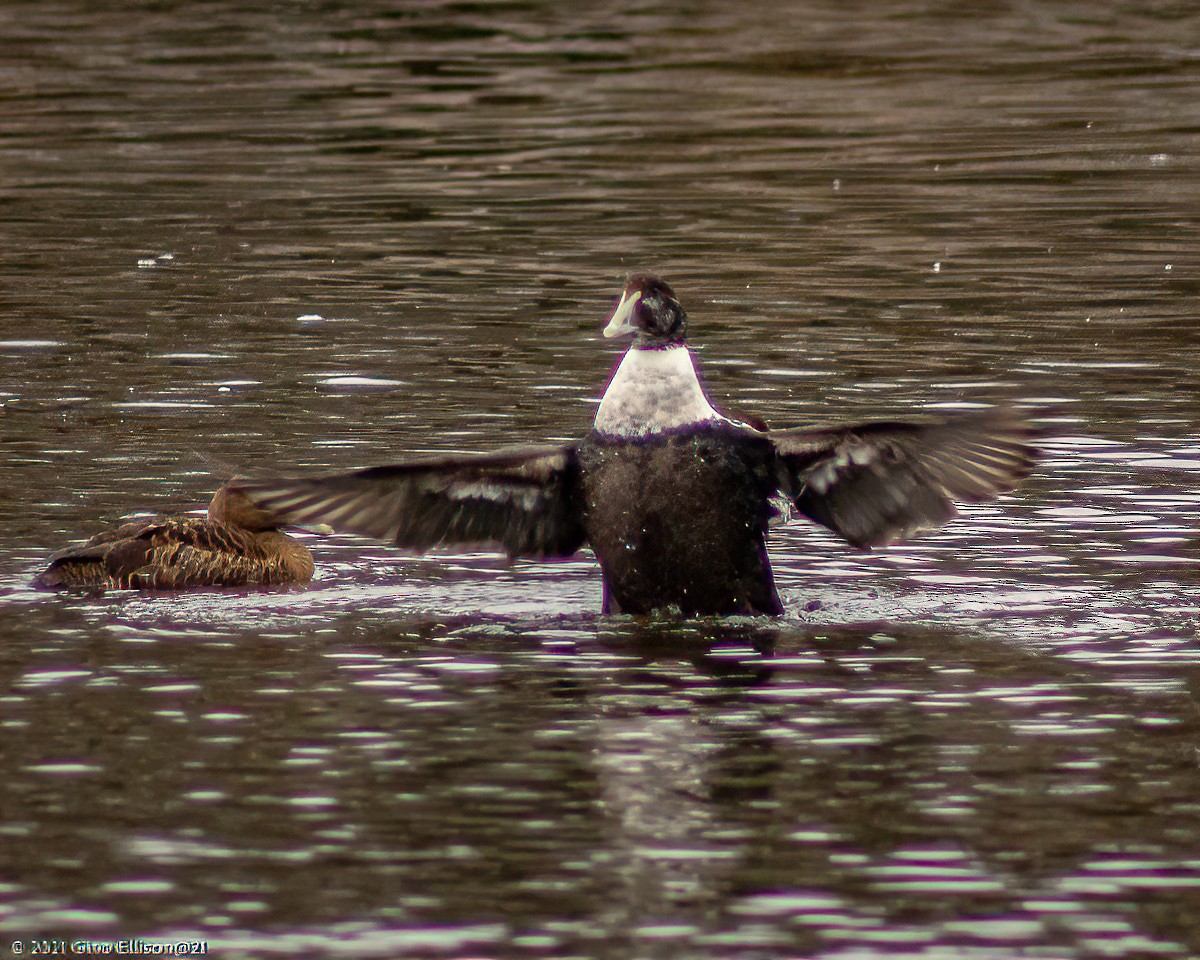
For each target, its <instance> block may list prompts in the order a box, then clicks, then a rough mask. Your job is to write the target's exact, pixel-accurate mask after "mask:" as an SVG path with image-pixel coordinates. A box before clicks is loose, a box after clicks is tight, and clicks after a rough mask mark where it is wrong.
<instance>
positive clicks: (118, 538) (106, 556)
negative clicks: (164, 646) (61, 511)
mask: <svg viewBox="0 0 1200 960" xmlns="http://www.w3.org/2000/svg"><path fill="white" fill-rule="evenodd" d="M280 526H281V524H280V523H279V521H278V520H277V519H276V518H275V517H274V516H273V515H272V514H270V513H268V512H267V511H265V510H263V509H261V508H259V507H256V506H255V505H254V504H253V503H252V502H251V501H250V500H249V499H248V498H247V497H246V496H245V495H243V494H241V493H238V492H235V491H233V490H231V489H229V487H227V486H225V487H221V489H219V490H218V491H217V492H216V494H215V495H214V496H213V498H212V503H210V504H209V505H208V517H207V518H204V517H193V516H187V515H184V514H176V515H174V516H169V517H160V518H158V519H155V520H138V521H134V522H132V523H124V524H121V525H120V526H119V527H116V528H114V529H112V530H105V531H104V532H103V533H100V534H97V535H96V536H94V537H92V539H91V540H89V541H88V542H87V543H84V544H81V545H80V546H77V547H70V548H68V549H66V550H64V551H62V552H61V553H59V554H57V555H56V556H55V557H54V559H52V560H51V561H50V566H48V567H47V568H46V569H45V570H43V571H42V572H41V573H40V574H39V575H38V576H37V577H36V579H35V580H34V585H35V586H38V587H41V588H43V589H46V590H72V589H75V590H186V589H188V588H191V587H245V586H257V585H264V584H280V583H307V582H308V581H309V580H310V579H311V578H312V575H313V560H312V554H311V553H309V552H308V548H306V547H305V546H304V545H303V544H301V543H299V542H298V541H296V540H293V539H292V538H291V537H289V536H288V535H287V534H286V533H283V532H281V531H280V530H279V527H280Z"/></svg>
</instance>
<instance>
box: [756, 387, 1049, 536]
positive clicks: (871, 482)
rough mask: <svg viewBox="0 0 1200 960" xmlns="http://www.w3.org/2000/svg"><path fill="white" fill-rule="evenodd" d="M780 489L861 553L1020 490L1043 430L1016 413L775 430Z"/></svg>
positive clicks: (995, 411) (997, 411)
mask: <svg viewBox="0 0 1200 960" xmlns="http://www.w3.org/2000/svg"><path fill="white" fill-rule="evenodd" d="M769 436H770V437H771V439H772V440H773V441H774V443H775V450H776V453H777V463H778V465H779V471H778V472H779V485H780V490H781V491H782V492H784V493H786V494H787V495H788V496H789V497H790V498H791V500H792V502H793V503H794V504H795V506H796V509H797V510H799V511H800V512H801V513H803V514H804V515H806V516H808V517H809V518H811V519H812V520H815V521H816V522H817V523H820V524H822V525H823V526H826V527H828V528H829V529H830V530H832V531H834V532H835V533H837V534H839V535H840V536H842V537H843V538H845V539H846V540H848V541H849V542H850V543H852V544H854V545H855V546H858V547H874V546H882V545H884V544H888V543H892V542H893V541H895V540H898V539H901V538H903V537H905V536H908V535H910V534H912V533H914V532H916V531H918V530H921V529H924V528H928V527H932V526H938V525H940V524H942V523H945V522H946V521H947V520H949V519H951V518H952V517H954V516H955V514H956V510H955V507H954V504H955V502H959V503H979V502H982V501H986V500H991V499H993V498H995V497H996V496H998V495H999V494H1001V493H1004V492H1006V491H1008V490H1011V489H1013V487H1015V486H1016V485H1017V483H1019V482H1020V481H1021V480H1022V479H1024V478H1025V477H1026V476H1028V475H1029V473H1030V471H1031V470H1032V469H1033V466H1034V464H1035V463H1036V461H1037V459H1038V455H1039V454H1038V449H1037V446H1036V441H1037V439H1038V437H1040V436H1041V431H1040V430H1038V428H1036V427H1035V426H1033V424H1031V423H1030V421H1029V419H1028V417H1026V416H1025V415H1023V414H1021V413H1020V412H1018V411H1016V410H1014V409H1012V408H1011V407H993V408H991V409H988V410H983V411H979V412H973V413H964V414H958V415H955V416H949V417H945V418H941V419H926V420H924V421H912V422H877V423H865V424H858V425H854V426H845V427H814V428H811V429H799V430H781V431H772V432H771V433H770V434H769Z"/></svg>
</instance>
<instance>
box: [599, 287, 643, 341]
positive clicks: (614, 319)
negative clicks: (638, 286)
mask: <svg viewBox="0 0 1200 960" xmlns="http://www.w3.org/2000/svg"><path fill="white" fill-rule="evenodd" d="M641 298H642V294H641V291H640V290H638V291H635V292H633V293H630V292H629V291H626V292H625V293H623V294H621V302H620V303H618V304H617V309H616V310H614V311H613V315H612V316H611V317H609V318H608V326H607V327H605V328H604V336H605V337H607V338H608V339H610V340H611V339H612V338H613V337H620V336H624V335H625V334H627V333H637V327H635V326H634V325H633V323H632V322H631V319H630V318H631V317H632V316H633V308H634V307H636V306H637V302H638V301H639V300H640V299H641Z"/></svg>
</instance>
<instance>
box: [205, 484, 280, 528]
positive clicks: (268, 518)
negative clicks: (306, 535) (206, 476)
mask: <svg viewBox="0 0 1200 960" xmlns="http://www.w3.org/2000/svg"><path fill="white" fill-rule="evenodd" d="M232 484H233V481H231V482H230V483H227V484H225V485H224V486H223V487H221V488H220V489H219V490H218V491H217V492H216V493H215V494H213V498H212V503H210V504H209V505H208V518H209V519H210V520H219V521H220V522H222V523H228V524H232V525H233V526H237V527H241V528H243V529H244V530H255V531H260V530H275V529H278V528H279V527H282V526H283V522H282V521H281V520H280V519H279V517H277V516H276V515H275V514H273V513H271V512H270V511H268V510H264V509H263V508H262V507H260V506H258V505H257V504H255V503H254V501H252V500H251V499H250V498H249V497H247V496H246V495H245V494H244V493H242V492H241V491H240V490H237V489H235V488H234V487H233V485H232Z"/></svg>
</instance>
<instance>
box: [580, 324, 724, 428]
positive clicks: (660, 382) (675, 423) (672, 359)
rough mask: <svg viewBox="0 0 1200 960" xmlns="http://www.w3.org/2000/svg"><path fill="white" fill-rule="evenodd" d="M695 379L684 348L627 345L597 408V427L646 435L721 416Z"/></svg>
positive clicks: (680, 346)
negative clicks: (625, 351) (639, 347)
mask: <svg viewBox="0 0 1200 960" xmlns="http://www.w3.org/2000/svg"><path fill="white" fill-rule="evenodd" d="M724 419H725V418H724V417H722V416H721V415H720V414H719V413H717V411H716V410H714V409H713V408H712V404H710V403H709V402H708V397H706V396H705V395H704V388H703V387H701V386H700V381H699V379H698V378H697V377H696V366H695V363H694V362H693V360H692V354H691V352H690V351H689V350H688V348H687V347H686V346H684V345H683V344H679V345H678V346H673V347H662V348H659V349H652V350H640V349H638V348H637V347H631V348H630V349H629V351H628V352H627V353H626V354H625V357H624V359H623V360H622V361H621V365H620V366H619V367H617V372H616V373H615V374H613V378H612V380H611V381H609V384H608V389H607V390H605V391H604V399H603V400H601V401H600V409H599V410H597V411H596V424H595V427H596V430H597V431H598V432H600V433H603V434H607V435H609V436H613V437H648V436H653V435H654V434H657V433H663V432H664V431H667V430H674V429H677V428H679V427H686V426H688V425H690V424H693V423H701V422H703V421H706V420H724Z"/></svg>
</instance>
